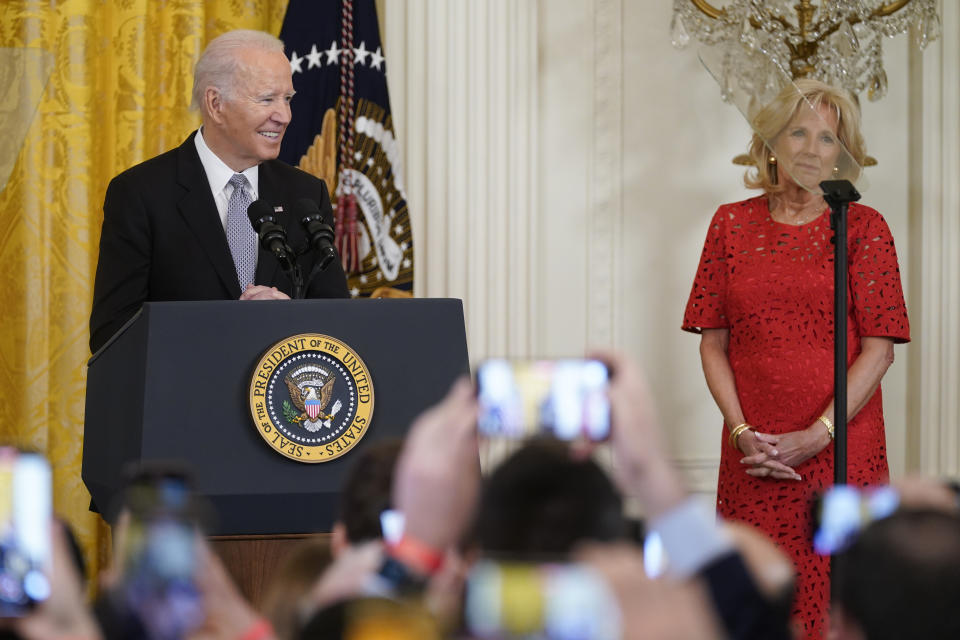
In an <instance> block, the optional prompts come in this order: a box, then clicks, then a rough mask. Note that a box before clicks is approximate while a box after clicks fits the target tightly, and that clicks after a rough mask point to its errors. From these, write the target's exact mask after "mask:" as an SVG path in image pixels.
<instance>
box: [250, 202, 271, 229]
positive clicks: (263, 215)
mask: <svg viewBox="0 0 960 640" xmlns="http://www.w3.org/2000/svg"><path fill="white" fill-rule="evenodd" d="M247 217H249V218H250V224H252V225H253V230H254V231H256V232H258V233H259V232H260V227H261V226H262V225H263V223H264V222H266V221H268V220H269V221H270V222H276V220H277V218H276V215H275V214H274V212H273V207H272V206H270V204H269V203H268V202H267V201H266V200H254V201H253V202H251V203H250V206H249V207H247Z"/></svg>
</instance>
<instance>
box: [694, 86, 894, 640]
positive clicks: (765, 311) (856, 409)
mask: <svg viewBox="0 0 960 640" xmlns="http://www.w3.org/2000/svg"><path fill="white" fill-rule="evenodd" d="M754 129H755V131H756V132H757V133H755V134H754V136H753V140H752V143H751V147H750V154H751V156H752V157H753V159H754V161H755V162H756V166H757V167H758V169H757V171H756V173H755V174H748V175H747V176H746V178H745V182H746V184H747V186H748V187H750V188H756V189H761V190H762V191H763V194H762V195H759V196H757V197H754V198H751V199H749V200H745V201H743V202H737V203H734V204H726V205H723V206H721V207H720V208H719V209H718V210H717V212H716V214H715V215H714V217H713V220H712V221H711V223H710V228H709V231H708V233H707V239H706V242H705V244H704V248H703V254H702V256H701V258H700V266H699V268H698V270H697V274H696V277H695V279H694V283H693V289H692V291H691V293H690V298H689V300H688V302H687V307H686V312H685V314H684V319H683V329H684V330H686V331H691V332H694V333H700V334H701V341H700V355H701V359H702V362H703V371H704V375H705V377H706V381H707V386H708V387H709V388H710V392H711V394H712V395H713V398H714V400H715V401H716V403H717V406H718V407H719V409H720V412H721V413H722V414H723V419H724V424H725V426H724V428H723V433H722V437H721V443H722V454H721V462H720V473H719V483H718V490H717V508H718V510H719V512H720V513H721V515H723V517H725V518H728V519H732V520H740V521H744V522H747V523H750V524H753V525H755V526H758V527H760V528H761V529H763V530H764V531H766V532H767V533H768V534H769V535H770V536H771V537H772V538H773V539H774V540H775V541H776V542H777V543H778V544H779V545H780V546H781V548H783V549H784V550H785V551H786V552H787V553H789V554H790V556H791V558H792V560H793V562H794V565H795V566H796V569H797V589H796V599H795V606H794V616H795V621H796V623H797V625H798V626H799V627H801V637H806V638H820V637H823V636H824V635H825V630H826V627H825V625H824V622H825V617H826V611H827V609H828V604H829V576H828V573H829V563H828V558H825V557H819V556H817V555H815V554H814V553H813V550H812V541H811V538H812V530H811V518H810V513H811V511H810V510H811V500H812V497H813V496H814V495H815V494H817V493H819V492H821V491H822V490H823V489H824V488H826V487H827V486H829V485H830V484H831V483H832V480H833V446H832V443H833V435H834V434H833V419H834V415H835V411H836V409H835V407H834V404H833V288H834V287H833V255H834V253H833V245H832V244H831V238H832V236H833V232H832V230H831V229H830V213H829V209H828V207H827V204H826V203H825V202H824V200H823V198H822V197H821V196H820V195H818V190H817V185H818V184H819V183H820V182H821V181H822V180H828V179H830V178H831V176H834V175H837V174H840V175H853V174H855V173H856V171H858V170H859V165H861V164H862V161H863V158H864V156H865V149H864V143H863V136H862V135H861V133H860V114H859V109H858V108H857V106H856V105H855V104H854V103H853V101H852V100H851V99H850V98H849V97H848V96H847V95H846V94H845V93H843V92H841V91H839V90H837V89H834V88H833V87H830V86H829V85H826V84H823V83H820V82H817V81H813V80H799V81H797V83H796V87H793V86H791V87H789V88H788V89H786V90H785V91H784V92H782V93H781V94H780V95H779V96H778V97H777V98H776V99H775V100H774V101H773V102H772V103H771V104H769V105H767V106H766V107H765V108H764V109H763V110H762V111H761V112H760V113H759V114H758V115H757V117H756V119H755V121H754ZM848 251H849V287H848V301H849V316H848V335H847V343H848V353H849V360H848V374H847V385H848V399H847V406H846V408H845V410H846V414H847V418H848V420H849V427H848V430H849V434H848V442H849V449H848V467H849V468H848V477H849V482H850V483H851V484H855V485H873V484H878V483H882V482H886V481H887V478H888V470H887V456H886V448H885V441H884V428H883V408H882V401H881V397H880V380H881V379H882V378H883V375H884V373H885V372H886V371H887V368H888V367H889V366H890V363H891V362H892V361H893V345H894V343H898V342H907V341H909V339H910V329H909V323H908V320H907V312H906V307H905V305H904V300H903V292H902V288H901V285H900V273H899V268H898V265H897V255H896V250H895V249H894V244H893V238H892V237H891V235H890V230H889V229H888V227H887V224H886V222H885V221H884V219H883V217H882V216H881V215H880V214H879V213H878V212H876V211H874V210H873V209H871V208H869V207H865V206H862V205H858V204H852V205H851V206H850V210H849V227H848Z"/></svg>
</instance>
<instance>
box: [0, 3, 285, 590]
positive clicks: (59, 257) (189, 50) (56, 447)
mask: <svg viewBox="0 0 960 640" xmlns="http://www.w3.org/2000/svg"><path fill="white" fill-rule="evenodd" d="M286 7H287V0H243V1H242V2H241V1H239V0H207V1H202V0H193V1H189V0H179V1H168V2H155V1H153V0H125V1H123V2H103V1H102V0H65V1H63V2H36V1H30V0H6V1H5V2H3V3H2V5H0V47H4V48H12V49H22V48H30V49H41V50H44V51H46V52H49V56H48V59H49V62H50V75H49V81H48V82H47V85H46V90H45V91H42V92H41V91H37V92H36V93H37V95H38V97H39V106H38V107H37V108H36V112H35V114H33V113H32V111H31V112H30V113H29V115H30V116H31V117H30V118H27V120H29V122H28V123H27V127H28V128H27V129H26V135H25V136H23V138H24V142H23V145H22V147H21V148H20V149H19V151H18V152H17V150H14V155H15V157H16V162H15V163H14V164H13V168H12V171H11V173H10V177H9V180H8V182H7V184H6V188H3V184H2V182H0V188H3V190H2V192H0V273H2V274H3V278H2V283H3V284H2V286H0V318H2V322H3V328H2V330H0V387H2V389H3V394H2V396H0V442H2V443H9V444H14V445H17V446H20V447H23V448H28V449H32V450H35V451H40V452H43V453H45V454H46V455H47V456H48V457H49V459H50V461H51V464H52V466H53V471H54V508H55V509H56V511H57V514H58V515H60V516H61V517H63V518H65V519H66V520H67V521H69V522H70V524H71V525H72V526H73V528H74V531H75V532H76V533H77V535H78V537H79V539H80V542H81V546H82V547H83V549H84V551H85V554H86V557H87V561H88V563H89V568H90V571H91V576H95V575H96V574H97V572H98V571H99V570H100V569H101V568H102V567H103V565H104V562H105V561H106V560H107V558H108V554H107V546H108V542H107V537H108V536H107V530H106V527H105V526H104V525H103V523H102V520H101V519H100V518H99V517H98V516H96V515H95V514H92V513H90V512H89V511H88V510H87V508H88V505H89V502H90V497H89V494H88V493H87V490H86V488H85V487H84V485H83V482H82V481H81V479H80V463H81V448H82V440H83V411H84V392H85V386H86V360H87V358H88V357H89V355H90V353H89V350H88V347H87V342H88V320H89V315H90V302H91V299H92V295H93V275H94V270H95V269H96V262H97V251H98V245H99V240H100V223H101V220H102V216H103V212H102V208H101V207H102V204H103V195H104V191H105V190H106V186H107V183H108V182H109V180H110V179H111V178H112V177H113V176H114V175H116V174H117V173H119V172H120V171H122V170H124V169H126V168H127V167H130V166H132V165H134V164H136V163H138V162H140V161H142V160H145V159H147V158H149V157H151V156H154V155H156V154H158V153H160V152H162V151H166V150H167V149H170V148H172V147H174V146H176V145H178V144H180V143H181V142H182V141H183V140H184V138H186V136H187V135H188V134H189V132H190V131H192V130H193V129H195V128H196V127H197V125H198V123H199V117H198V116H197V115H196V114H194V113H191V112H189V110H188V107H189V104H190V91H191V84H192V82H193V65H194V62H195V61H196V59H197V57H198V56H199V54H200V52H201V51H202V50H203V47H204V46H205V45H206V43H207V42H209V41H210V40H211V39H212V38H214V37H216V36H217V35H219V34H221V33H223V32H225V31H228V30H230V29H237V28H247V29H262V30H264V31H269V32H270V33H275V34H279V33H280V27H281V25H282V22H283V15H284V13H285V12H286ZM8 53H9V52H8ZM2 59H3V58H0V60H2ZM8 59H9V58H8ZM8 66H10V65H8ZM13 76H15V74H12V73H11V70H10V69H0V118H3V117H4V116H6V115H9V114H4V113H3V111H4V110H5V109H6V110H7V111H10V108H9V107H8V105H9V104H12V103H15V102H17V100H18V99H19V98H20V97H22V95H26V93H28V91H27V90H28V89H30V87H29V86H27V85H29V82H27V80H29V81H31V82H33V83H34V84H35V83H36V82H37V79H36V78H35V77H34V78H27V79H23V80H24V81H23V82H19V81H18V80H17V79H16V78H15V77H13ZM41 90H42V89H41ZM0 121H4V120H0ZM5 121H6V122H9V118H7V119H6V120H5ZM2 135H3V136H7V132H4V133H3V134H2ZM0 180H2V176H0ZM92 582H95V581H92Z"/></svg>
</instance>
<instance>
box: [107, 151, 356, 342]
mask: <svg viewBox="0 0 960 640" xmlns="http://www.w3.org/2000/svg"><path fill="white" fill-rule="evenodd" d="M195 135H196V132H194V133H192V134H190V137H188V138H187V140H186V141H185V142H184V143H183V144H181V145H180V146H179V147H177V148H176V149H172V150H170V151H167V152H166V153H164V154H161V155H159V156H157V157H155V158H151V159H150V160H147V161H146V162H143V163H141V164H138V165H136V166H135V167H132V168H130V169H127V170H126V171H124V172H123V173H121V174H120V175H118V176H117V177H115V178H114V179H113V180H111V181H110V185H109V186H108V187H107V195H106V198H105V200H104V203H103V229H102V231H101V235H100V260H99V262H98V263H97V275H96V280H95V282H94V287H93V310H92V312H91V314H90V350H91V351H96V350H97V349H99V348H100V347H101V346H102V345H103V344H104V343H105V342H106V341H107V340H108V339H109V338H110V336H112V335H113V334H114V332H116V331H117V329H119V328H120V327H121V326H123V324H124V323H125V322H126V321H127V320H129V319H130V318H131V317H133V315H134V314H135V313H136V312H137V310H138V309H139V308H140V306H141V305H142V304H143V303H144V302H148V301H158V300H236V299H237V298H239V297H240V283H239V282H238V280H237V272H236V269H235V267H234V264H233V257H232V256H231V254H230V247H229V245H228V244H227V236H226V233H224V230H223V224H222V223H221V221H220V215H219V214H218V213H217V205H216V203H215V202H214V199H213V194H212V193H211V192H210V183H209V182H208V180H207V175H206V172H205V171H204V170H203V165H202V164H201V162H200V156H199V155H197V149H196V146H195V143H194V141H193V138H194V136H195ZM258 191H259V196H260V198H261V199H262V200H265V201H266V202H268V203H270V204H271V205H274V206H277V205H279V206H283V207H284V209H285V210H286V211H289V210H291V207H292V206H293V205H294V203H295V202H296V201H297V199H298V198H310V199H312V200H314V201H315V202H316V203H317V205H319V207H320V211H321V212H322V213H323V215H324V218H325V219H326V221H327V223H328V224H330V225H331V226H332V225H333V210H332V208H331V206H330V196H329V195H328V193H327V187H326V184H324V182H323V181H322V180H320V179H318V178H315V177H314V176H312V175H310V174H308V173H306V172H303V171H300V170H299V169H295V168H294V167H291V166H290V165H288V164H285V163H283V162H280V161H279V160H269V161H267V162H264V163H262V164H261V165H260V169H259V189H258ZM285 226H286V228H287V239H288V244H290V246H292V247H293V248H294V249H300V248H302V247H304V246H305V245H306V238H305V234H304V232H303V229H302V227H301V225H300V223H299V221H296V220H289V221H288V223H287V224H286V225H285ZM300 265H301V268H302V269H303V273H304V277H305V278H306V277H307V276H308V274H310V271H311V269H312V268H313V252H310V253H308V254H307V255H304V256H301V258H300ZM255 282H256V283H257V284H262V285H267V286H273V287H277V288H278V289H280V290H281V291H283V292H285V293H287V294H288V295H292V293H293V284H292V282H291V281H290V279H289V278H288V277H287V276H286V274H285V273H284V272H283V270H282V269H280V265H279V263H278V262H277V260H276V258H274V256H272V255H271V254H269V253H267V252H265V251H264V250H263V249H260V254H259V257H258V260H257V273H256V277H255ZM348 295H349V294H348V292H347V281H346V277H345V276H344V273H343V269H342V268H341V266H340V262H339V260H335V261H334V262H333V264H331V265H330V266H329V267H327V269H326V270H325V271H322V272H320V273H319V274H318V275H317V276H316V277H315V278H314V279H313V281H312V282H311V283H310V284H309V286H308V288H307V291H306V297H308V298H345V297H347V296H348Z"/></svg>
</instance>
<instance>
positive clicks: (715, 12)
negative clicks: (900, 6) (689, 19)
mask: <svg viewBox="0 0 960 640" xmlns="http://www.w3.org/2000/svg"><path fill="white" fill-rule="evenodd" d="M908 1H909V0H908ZM690 2H692V3H693V6H695V7H696V8H697V9H700V11H701V12H703V13H704V14H705V15H706V16H707V17H708V18H713V19H714V20H716V19H717V18H722V17H724V16H726V15H727V10H726V9H717V8H716V7H715V6H713V5H712V4H710V3H709V2H707V0H690Z"/></svg>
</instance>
